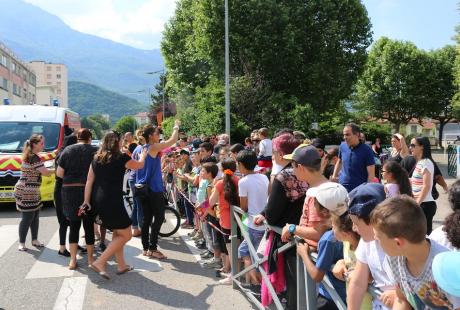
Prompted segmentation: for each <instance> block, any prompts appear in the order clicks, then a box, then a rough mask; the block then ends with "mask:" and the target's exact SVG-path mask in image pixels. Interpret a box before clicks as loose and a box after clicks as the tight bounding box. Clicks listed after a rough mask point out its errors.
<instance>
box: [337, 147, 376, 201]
mask: <svg viewBox="0 0 460 310" xmlns="http://www.w3.org/2000/svg"><path fill="white" fill-rule="evenodd" d="M339 158H340V159H341V160H342V169H341V170H340V176H339V183H340V184H342V185H343V186H344V187H345V188H346V189H347V191H348V192H350V191H351V190H353V189H354V188H355V187H358V186H359V185H361V184H363V183H366V182H367V167H368V166H372V165H375V159H374V154H373V152H372V149H371V148H370V147H369V145H367V144H364V143H359V144H358V145H357V146H355V147H354V148H350V147H349V146H348V144H347V143H346V142H342V143H341V144H340V148H339Z"/></svg>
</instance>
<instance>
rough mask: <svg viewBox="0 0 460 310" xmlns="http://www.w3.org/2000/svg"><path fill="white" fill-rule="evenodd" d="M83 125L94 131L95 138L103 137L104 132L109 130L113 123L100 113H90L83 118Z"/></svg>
mask: <svg viewBox="0 0 460 310" xmlns="http://www.w3.org/2000/svg"><path fill="white" fill-rule="evenodd" d="M81 126H82V127H83V128H88V129H90V130H91V131H92V134H93V138H95V139H100V138H102V135H103V132H104V131H106V130H109V129H110V127H111V125H110V123H109V121H108V120H107V119H106V118H105V117H103V116H102V115H100V114H96V115H90V116H88V117H83V118H82V119H81Z"/></svg>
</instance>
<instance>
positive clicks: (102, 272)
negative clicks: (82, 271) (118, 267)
mask: <svg viewBox="0 0 460 310" xmlns="http://www.w3.org/2000/svg"><path fill="white" fill-rule="evenodd" d="M89 267H90V268H91V269H92V270H93V271H94V272H95V273H97V274H98V275H99V276H101V277H102V278H104V279H106V280H110V277H109V275H108V274H107V272H105V271H100V270H99V269H98V268H97V267H96V266H94V265H90V266H89Z"/></svg>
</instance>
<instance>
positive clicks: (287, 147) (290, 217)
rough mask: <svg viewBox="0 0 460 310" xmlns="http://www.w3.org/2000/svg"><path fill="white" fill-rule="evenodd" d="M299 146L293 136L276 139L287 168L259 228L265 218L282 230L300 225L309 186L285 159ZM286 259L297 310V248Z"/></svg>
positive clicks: (279, 160) (276, 242) (277, 155)
mask: <svg viewBox="0 0 460 310" xmlns="http://www.w3.org/2000/svg"><path fill="white" fill-rule="evenodd" d="M299 144H300V141H299V140H297V139H295V138H294V136H293V135H292V134H282V135H280V136H278V137H276V138H275V139H273V157H274V161H275V163H276V164H278V165H280V166H282V167H283V168H282V170H281V171H280V172H279V173H278V174H277V175H276V177H275V179H274V180H273V184H272V190H271V194H270V197H269V198H268V203H267V206H266V207H265V210H264V211H263V212H262V214H260V215H258V216H256V217H255V218H254V223H255V224H256V225H261V224H262V223H263V220H264V219H266V220H267V222H268V224H269V225H273V226H278V227H284V226H286V224H288V223H298V222H299V220H300V217H301V214H302V207H303V203H304V200H305V193H306V192H307V189H308V184H307V183H306V182H302V181H299V180H298V179H297V178H296V176H295V175H294V170H293V168H292V166H291V162H290V161H288V160H286V159H283V156H284V155H287V154H291V153H292V152H293V151H294V150H295V148H296V147H297V146H299ZM279 238H280V236H279V235H277V234H273V238H271V240H272V242H271V244H270V246H271V248H272V249H274V248H278V247H279V246H280V243H281V240H280V239H279ZM267 246H268V244H267ZM284 258H285V260H284V270H285V274H286V287H287V292H288V296H287V299H288V308H289V309H295V308H296V301H297V294H296V287H297V285H296V270H297V269H296V249H295V248H292V249H291V250H289V251H287V252H285V253H284Z"/></svg>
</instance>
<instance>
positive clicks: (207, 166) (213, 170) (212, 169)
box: [201, 162, 219, 179]
mask: <svg viewBox="0 0 460 310" xmlns="http://www.w3.org/2000/svg"><path fill="white" fill-rule="evenodd" d="M201 168H202V169H204V170H205V171H206V172H208V173H210V174H211V176H212V178H213V179H214V178H215V177H216V176H217V173H218V172H219V168H218V167H217V165H216V163H212V162H207V163H204V164H203V165H201Z"/></svg>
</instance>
